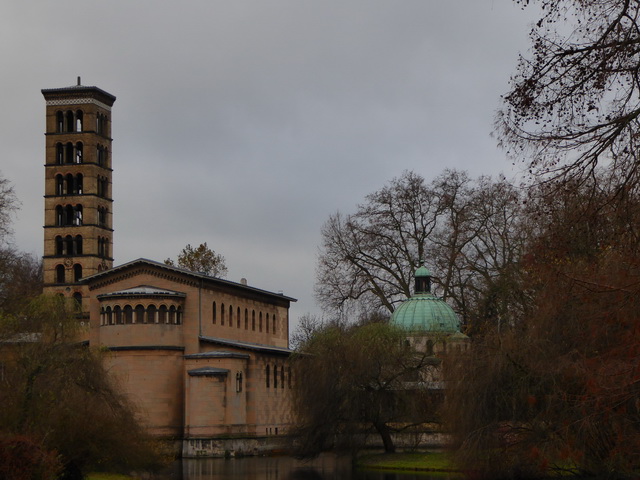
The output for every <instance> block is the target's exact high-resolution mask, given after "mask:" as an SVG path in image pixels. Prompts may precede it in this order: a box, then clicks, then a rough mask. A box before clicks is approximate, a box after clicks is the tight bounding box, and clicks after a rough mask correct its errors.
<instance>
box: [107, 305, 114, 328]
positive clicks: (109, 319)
mask: <svg viewBox="0 0 640 480" xmlns="http://www.w3.org/2000/svg"><path fill="white" fill-rule="evenodd" d="M106 313H107V318H106V322H107V325H113V312H112V310H111V307H107V312H106Z"/></svg>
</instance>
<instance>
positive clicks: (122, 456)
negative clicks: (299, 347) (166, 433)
mask: <svg viewBox="0 0 640 480" xmlns="http://www.w3.org/2000/svg"><path fill="white" fill-rule="evenodd" d="M74 307H75V306H74V305H73V304H72V302H70V301H69V300H68V299H65V298H64V297H58V296H40V297H37V298H35V299H34V300H32V301H31V302H30V304H29V306H28V308H26V309H25V310H24V311H23V312H22V314H21V315H20V316H13V315H6V314H3V315H1V316H0V341H1V342H2V352H1V354H2V375H1V376H0V404H1V405H2V409H1V410H0V432H1V433H2V435H3V436H4V437H5V438H6V439H8V440H6V441H5V445H7V444H11V442H12V440H11V438H12V436H13V437H15V436H23V437H26V438H27V439H29V441H30V442H31V443H32V444H34V445H39V446H40V448H41V449H44V451H45V452H57V458H59V459H60V460H61V462H62V463H63V465H64V466H65V470H66V471H67V472H74V471H75V472H84V471H87V469H89V468H92V469H105V468H106V469H111V470H124V471H128V470H130V469H134V468H150V467H152V466H154V464H155V462H156V461H157V456H156V453H155V451H154V448H155V447H154V446H153V444H152V443H151V442H150V441H149V440H148V439H147V438H146V436H145V434H144V433H143V430H142V429H141V427H140V426H139V423H138V421H137V418H136V417H135V415H134V409H133V408H132V406H131V405H130V404H129V402H128V401H127V400H126V399H125V398H124V396H123V395H122V394H121V393H119V390H118V389H117V388H116V386H115V385H113V384H112V383H111V381H110V379H109V376H108V374H107V372H106V371H105V370H104V368H103V366H102V353H101V352H100V351H98V350H96V349H93V348H89V347H88V346H86V345H83V344H81V343H79V342H78V335H77V334H78V328H79V322H78V320H77V319H76V317H75V308H74ZM11 451H14V452H16V453H18V452H19V450H16V449H13V450H11ZM5 455H7V452H5Z"/></svg>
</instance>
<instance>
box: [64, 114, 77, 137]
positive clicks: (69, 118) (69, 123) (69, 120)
mask: <svg viewBox="0 0 640 480" xmlns="http://www.w3.org/2000/svg"><path fill="white" fill-rule="evenodd" d="M65 117H66V119H65V120H66V122H65V129H64V130H65V132H73V127H74V126H75V125H74V123H75V122H74V120H73V112H72V111H71V110H67V113H66V114H65Z"/></svg>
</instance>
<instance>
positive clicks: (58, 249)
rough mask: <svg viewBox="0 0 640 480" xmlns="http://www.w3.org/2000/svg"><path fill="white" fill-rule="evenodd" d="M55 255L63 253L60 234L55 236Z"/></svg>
mask: <svg viewBox="0 0 640 480" xmlns="http://www.w3.org/2000/svg"><path fill="white" fill-rule="evenodd" d="M56 255H64V242H63V241H62V237H61V236H60V235H58V236H57V237H56Z"/></svg>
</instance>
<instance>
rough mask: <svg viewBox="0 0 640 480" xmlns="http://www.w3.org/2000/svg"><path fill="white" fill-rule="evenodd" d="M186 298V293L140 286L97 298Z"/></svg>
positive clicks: (104, 294)
mask: <svg viewBox="0 0 640 480" xmlns="http://www.w3.org/2000/svg"><path fill="white" fill-rule="evenodd" d="M139 296H144V297H153V296H155V297H186V296H187V295H186V293H182V292H176V291H175V290H169V289H167V288H157V287H152V286H150V285H140V286H138V287H132V288H126V289H124V290H118V291H116V292H109V293H103V294H102V295H98V298H104V297H139Z"/></svg>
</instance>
